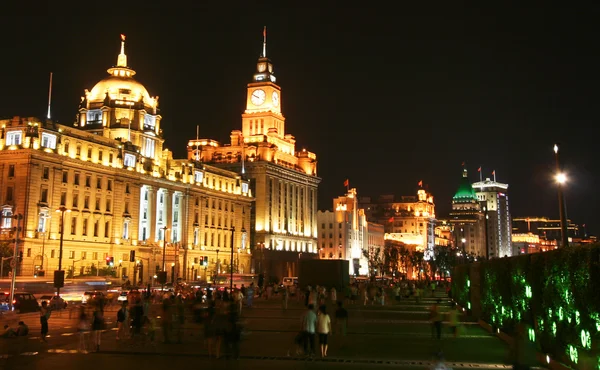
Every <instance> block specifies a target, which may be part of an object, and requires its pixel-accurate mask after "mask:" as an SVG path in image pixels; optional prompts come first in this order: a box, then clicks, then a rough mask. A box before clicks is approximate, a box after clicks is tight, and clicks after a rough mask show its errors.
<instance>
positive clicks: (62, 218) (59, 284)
mask: <svg viewBox="0 0 600 370" xmlns="http://www.w3.org/2000/svg"><path fill="white" fill-rule="evenodd" d="M56 212H60V244H59V247H58V270H57V271H56V272H55V273H54V286H55V287H56V295H58V296H60V288H61V287H62V286H63V285H64V281H65V272H64V271H62V257H63V238H64V235H65V212H71V210H70V209H67V207H65V206H60V207H59V208H58V209H57V210H56ZM57 273H58V274H57ZM57 275H58V276H60V277H61V278H59V280H60V281H56V276H57Z"/></svg>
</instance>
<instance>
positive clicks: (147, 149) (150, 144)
mask: <svg viewBox="0 0 600 370" xmlns="http://www.w3.org/2000/svg"><path fill="white" fill-rule="evenodd" d="M143 155H144V157H148V158H154V140H152V139H149V138H144V151H143Z"/></svg>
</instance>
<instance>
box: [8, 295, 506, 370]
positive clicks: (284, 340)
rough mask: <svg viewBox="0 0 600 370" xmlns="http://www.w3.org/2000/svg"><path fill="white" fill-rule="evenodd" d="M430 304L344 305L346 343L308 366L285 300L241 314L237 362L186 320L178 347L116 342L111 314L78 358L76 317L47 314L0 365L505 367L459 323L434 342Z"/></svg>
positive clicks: (296, 320)
mask: <svg viewBox="0 0 600 370" xmlns="http://www.w3.org/2000/svg"><path fill="white" fill-rule="evenodd" d="M437 294H438V295H439V297H440V298H442V299H444V301H443V304H444V305H446V306H447V305H448V304H449V302H448V301H447V299H445V297H443V293H442V292H438V293H437ZM436 299H437V298H436ZM432 303H433V300H432V298H429V299H428V298H426V299H424V300H423V301H422V302H420V303H419V304H417V303H415V301H414V300H410V301H403V302H400V303H399V304H388V305H386V306H376V305H373V306H371V305H368V306H363V305H350V306H348V312H349V316H350V317H349V327H348V334H347V336H346V337H343V338H342V337H341V336H337V335H333V336H332V337H331V338H330V349H329V356H328V357H326V358H321V357H320V356H319V357H314V358H309V359H307V358H304V357H296V356H295V355H294V345H293V338H294V337H295V335H296V333H297V332H298V330H299V329H300V325H301V319H300V318H301V317H302V315H303V313H304V308H303V307H302V305H301V303H300V302H297V301H295V300H292V301H290V304H289V306H288V309H287V310H283V309H282V308H281V301H280V300H279V299H273V300H269V301H264V300H255V305H254V308H252V309H247V308H244V310H243V314H242V319H243V324H244V327H245V331H244V333H245V334H244V338H243V340H242V343H241V358H240V359H239V360H237V361H234V360H225V359H219V360H215V359H209V358H208V353H207V350H206V348H205V345H204V341H203V338H202V327H201V326H200V325H198V324H196V323H193V322H191V320H188V322H186V324H185V327H184V328H185V330H184V333H185V335H184V339H183V343H182V344H163V343H162V342H161V340H160V338H161V337H160V335H158V338H157V339H158V340H157V341H156V343H155V344H154V345H149V344H148V345H140V344H134V343H130V342H129V341H116V339H115V335H116V334H115V328H114V321H115V320H114V318H116V311H115V309H112V310H109V311H107V312H106V315H105V316H106V318H107V321H108V322H107V324H108V328H107V330H106V331H105V332H104V333H103V336H102V345H101V351H100V352H98V353H88V354H81V353H77V344H78V335H77V333H76V326H77V325H76V319H75V316H76V315H73V316H72V317H69V314H68V312H64V313H62V314H60V315H59V314H53V315H52V317H51V319H50V337H49V338H48V343H41V342H40V341H39V335H37V333H38V332H39V324H37V321H38V319H37V317H33V318H29V319H28V320H29V324H30V329H31V334H30V335H31V338H29V340H28V341H27V342H26V343H25V345H24V346H22V348H18V349H17V350H13V349H10V348H8V347H7V346H6V344H5V343H4V346H3V347H0V356H3V358H2V359H0V364H2V365H4V367H5V368H6V369H12V368H16V367H19V368H25V367H22V366H27V367H26V368H27V369H48V368H65V369H71V368H72V369H78V368H80V366H81V367H84V366H85V368H86V370H96V369H106V368H107V367H114V366H115V365H119V366H120V365H125V366H129V365H134V366H144V368H149V369H164V368H172V367H174V366H177V365H181V366H186V367H187V366H189V364H190V362H191V361H193V363H194V365H195V366H202V365H203V364H206V365H209V364H210V366H211V368H216V369H219V368H223V369H230V368H231V369H233V368H238V367H239V368H247V367H248V366H250V367H251V368H254V367H256V368H258V367H259V366H260V368H261V369H263V370H269V369H271V368H273V369H275V368H277V369H281V367H282V366H285V367H286V368H289V369H305V368H307V367H310V369H321V368H325V367H327V368H328V369H335V368H341V367H342V366H343V367H344V368H356V369H359V368H360V369H370V368H375V367H378V368H380V367H382V366H383V367H389V366H394V367H403V368H407V369H423V368H430V367H431V366H432V365H433V362H432V361H433V359H434V355H435V354H436V353H439V352H442V353H443V354H444V356H445V358H446V362H447V364H448V365H449V366H450V367H452V368H455V369H456V368H466V367H469V368H473V367H475V368H479V369H502V368H509V366H507V365H506V364H505V360H506V358H507V353H508V348H507V346H506V345H505V344H504V342H502V341H501V340H500V339H498V338H497V337H495V336H493V335H490V334H488V333H487V332H486V331H484V330H483V329H481V328H480V327H479V326H478V325H476V324H475V323H473V322H468V321H465V322H463V325H464V328H465V332H464V333H463V334H462V335H461V336H459V337H458V338H454V337H453V336H452V335H451V334H450V333H449V328H447V327H445V328H444V335H443V338H442V339H441V340H437V339H433V338H432V336H431V325H430V323H429V322H428V321H427V318H428V312H427V309H428V307H429V306H430V305H431V304H432ZM4 341H5V342H6V340H4ZM0 344H1V342H0ZM11 351H12V352H11ZM17 352H18V354H17ZM288 353H290V354H291V356H288Z"/></svg>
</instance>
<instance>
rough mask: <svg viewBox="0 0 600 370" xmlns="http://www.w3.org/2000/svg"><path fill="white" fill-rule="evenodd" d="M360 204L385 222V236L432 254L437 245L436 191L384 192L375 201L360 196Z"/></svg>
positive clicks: (427, 255)
mask: <svg viewBox="0 0 600 370" xmlns="http://www.w3.org/2000/svg"><path fill="white" fill-rule="evenodd" d="M359 206H360V208H363V209H365V212H366V215H367V219H368V220H370V221H374V222H377V223H380V224H383V225H384V226H385V232H386V235H385V238H386V239H389V240H395V241H398V242H402V243H404V244H406V245H412V246H415V249H416V250H417V251H421V252H423V253H424V256H425V258H426V259H429V258H431V257H432V256H433V247H434V245H435V233H434V228H435V204H434V203H433V195H432V194H431V193H429V192H427V191H426V190H425V189H419V190H418V191H417V195H416V196H413V195H410V196H401V197H400V198H399V199H396V198H395V197H394V196H393V195H383V196H381V197H379V198H378V199H377V200H376V201H372V200H371V198H369V197H365V198H361V199H360V205H359Z"/></svg>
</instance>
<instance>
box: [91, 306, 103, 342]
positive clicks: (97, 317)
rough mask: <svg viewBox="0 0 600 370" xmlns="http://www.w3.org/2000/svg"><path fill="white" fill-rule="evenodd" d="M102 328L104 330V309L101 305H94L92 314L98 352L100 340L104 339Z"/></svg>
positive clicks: (93, 334)
mask: <svg viewBox="0 0 600 370" xmlns="http://www.w3.org/2000/svg"><path fill="white" fill-rule="evenodd" d="M102 330H104V310H103V309H102V306H101V305H97V306H96V307H94V313H93V316H92V331H93V333H92V336H93V338H94V344H95V346H96V352H100V344H101V343H100V342H101V340H102Z"/></svg>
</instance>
